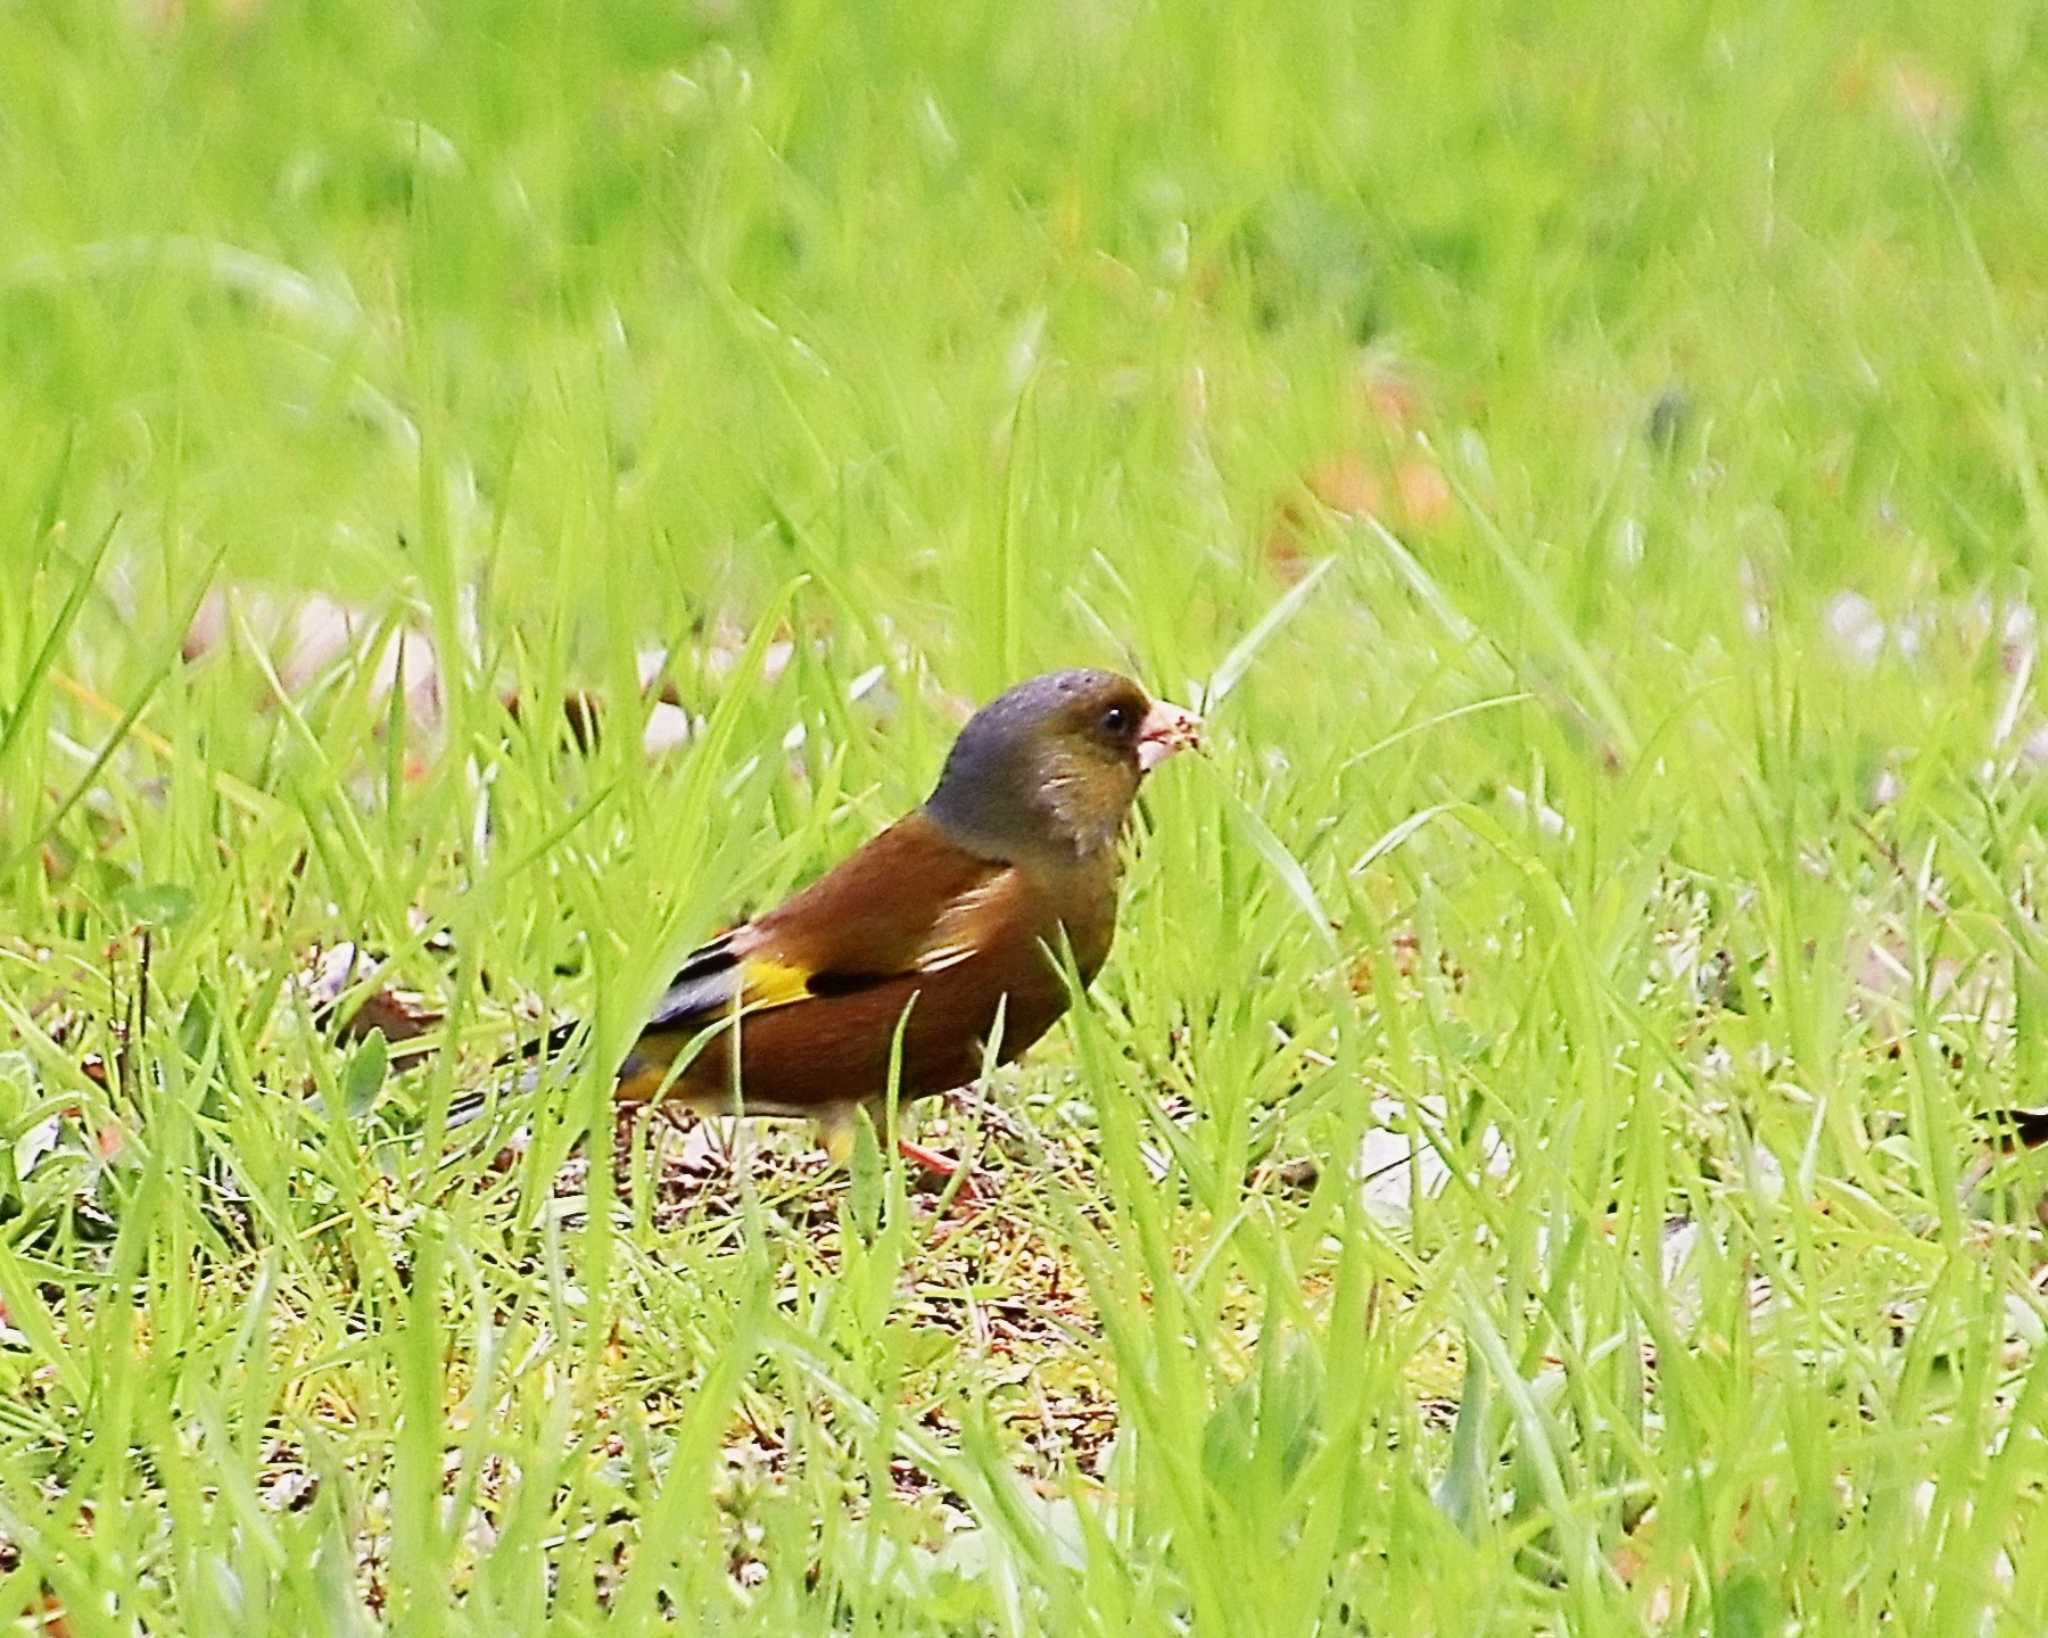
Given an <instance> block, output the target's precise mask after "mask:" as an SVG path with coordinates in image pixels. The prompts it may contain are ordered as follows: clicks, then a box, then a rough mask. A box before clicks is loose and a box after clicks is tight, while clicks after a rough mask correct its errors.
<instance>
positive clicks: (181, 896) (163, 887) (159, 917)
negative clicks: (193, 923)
mask: <svg viewBox="0 0 2048 1638" xmlns="http://www.w3.org/2000/svg"><path fill="white" fill-rule="evenodd" d="M198 903H199V901H198V899H197V898H195V897H194V896H193V893H192V889H191V888H189V887H181V886H179V885H178V883H176V882H138V883H137V884H136V885H135V886H133V887H125V888H123V889H122V890H121V891H120V892H119V893H117V894H115V895H114V904H115V907H116V908H117V909H119V910H120V912H121V914H122V915H124V916H126V917H127V918H128V919H129V920H130V921H131V922H134V923H135V924H136V925H137V926H141V927H166V928H168V927H176V926H177V925H178V924H179V923H180V922H182V921H184V920H185V918H186V917H188V916H190V915H191V914H192V912H193V910H194V909H196V908H197V907H198Z"/></svg>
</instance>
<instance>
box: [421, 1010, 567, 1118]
mask: <svg viewBox="0 0 2048 1638" xmlns="http://www.w3.org/2000/svg"><path fill="white" fill-rule="evenodd" d="M582 1027H583V1021H582V1020H581V1019H579V1018H571V1019H570V1020H569V1021H568V1022H567V1023H562V1024H557V1025H555V1026H554V1028H552V1029H550V1030H549V1031H548V1032H547V1033H546V1034H545V1035H536V1036H535V1037H534V1038H533V1039H532V1040H530V1041H522V1042H520V1044H519V1049H518V1051H516V1052H508V1053H506V1054H505V1055H504V1056H503V1057H502V1058H499V1059H497V1060H496V1061H495V1062H493V1063H492V1065H491V1067H492V1068H493V1069H508V1068H510V1067H511V1066H512V1065H514V1064H523V1063H531V1062H532V1061H533V1060H535V1059H536V1058H556V1057H560V1056H561V1055H562V1053H564V1052H566V1051H567V1050H568V1049H569V1047H570V1045H571V1043H573V1042H574V1041H575V1039H576V1033H577V1031H578V1030H580V1029H582ZM538 1082H539V1075H538V1074H537V1073H533V1072H529V1073H528V1074H525V1075H522V1076H520V1077H519V1080H518V1082H517V1084H516V1086H515V1088H514V1090H516V1091H526V1090H529V1089H530V1088H531V1087H533V1086H534V1085H537V1084H538ZM495 1091H496V1089H495V1088H493V1089H491V1090H489V1091H483V1092H465V1093H463V1095H462V1096H461V1097H459V1098H456V1099H455V1100H454V1101H453V1102H451V1103H450V1104H449V1105H448V1130H450V1131H451V1132H452V1131H453V1130H455V1128H456V1127H458V1126H467V1125H468V1124H469V1123H470V1122H471V1121H473V1120H475V1119H476V1118H477V1116H479V1115H481V1114H482V1113H483V1112H484V1110H485V1109H486V1108H488V1107H489V1106H490V1103H491V1099H492V1097H493V1095H494V1093H495Z"/></svg>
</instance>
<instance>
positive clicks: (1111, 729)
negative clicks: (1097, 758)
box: [1102, 705, 1131, 738]
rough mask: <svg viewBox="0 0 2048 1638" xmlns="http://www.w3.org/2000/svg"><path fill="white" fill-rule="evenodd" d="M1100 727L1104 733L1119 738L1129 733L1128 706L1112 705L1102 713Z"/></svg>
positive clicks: (1129, 714) (1129, 715) (1129, 709)
mask: <svg viewBox="0 0 2048 1638" xmlns="http://www.w3.org/2000/svg"><path fill="white" fill-rule="evenodd" d="M1102 727H1103V731H1104V732H1105V733H1110V734H1115V735H1116V736H1118V737H1119V738H1121V737H1122V736H1123V735H1125V734H1128V733H1129V732H1130V731H1131V708H1130V707H1129V706H1128V705H1112V706H1111V707H1110V708H1109V709H1108V710H1107V711H1105V712H1103V713H1102Z"/></svg>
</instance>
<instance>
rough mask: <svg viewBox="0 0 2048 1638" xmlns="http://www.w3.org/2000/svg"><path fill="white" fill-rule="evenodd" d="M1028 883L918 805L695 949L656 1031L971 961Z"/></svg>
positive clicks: (651, 1024) (655, 1022) (1011, 916)
mask: <svg viewBox="0 0 2048 1638" xmlns="http://www.w3.org/2000/svg"><path fill="white" fill-rule="evenodd" d="M1022 886H1023V884H1022V881H1021V878H1020V877H1019V875H1018V873H1017V871H1016V870H1015V869H1014V868H1013V867H1011V866H1009V865H1006V864H1004V863H1002V862H1001V861H998V860H990V859H984V858H981V857H979V856H977V855H975V854H973V853H970V852H968V851H967V850H966V849H964V848H962V847H961V846H959V844H957V843H956V842H954V841H953V840H952V839H951V838H950V837H948V836H947V835H946V834H945V833H944V832H943V831H942V830H940V829H939V827H938V826H937V825H935V824H934V823H933V822H932V821H931V820H929V819H927V818H926V817H925V816H924V815H923V814H921V813H915V814H912V815H911V816H910V817H909V818H907V819H903V820H900V821H898V822H897V823H896V824H894V825H892V826H890V828H889V829H887V830H885V831H883V832H882V834H881V835H879V836H877V837H876V838H875V839H874V840H873V841H872V842H869V843H868V844H867V846H865V847H863V848H862V849H861V850H860V851H859V852H857V853H855V854H853V855H852V856H851V857H850V858H848V859H846V860H845V861H844V862H842V863H841V864H840V865H839V866H838V867H837V868H836V869H834V870H832V871H831V872H830V873H829V874H827V875H825V876H823V877H822V878H820V879H819V880H818V881H817V882H815V883H813V884H812V885H811V886H810V887H807V888H805V889H804V890H803V891H802V892H801V893H798V894H797V895H796V896H795V897H794V898H791V899H790V900H788V901H787V902H786V903H784V904H781V905H779V906H777V907H776V908H775V909H774V910H771V911H769V912H768V913H767V914H766V915H763V916H761V917H759V918H757V919H756V920H754V921H750V922H748V923H746V924H745V925H744V926H740V927H735V928H734V929H732V931H731V932H728V933H724V934H721V935H720V936H719V937H717V938H715V939H713V940H712V941H711V942H710V943H708V944H706V945H703V946H702V947H701V948H699V949H697V950H694V951H692V952H691V954H690V956H689V958H688V959H687V960H686V961H685V962H684V963H683V965H682V968H681V970H680V971H678V972H677V974H676V976H675V977H674V979H672V980H671V981H670V983H669V986H668V988H667V990H665V991H664V992H663V993H662V996H661V999H660V1000H659V1001H657V1002H656V1003H655V1005H654V1009H653V1012H652V1014H651V1015H650V1016H649V1018H648V1021H647V1027H648V1028H649V1029H650V1030H657V1029H658V1030H674V1029H689V1028H700V1027H702V1026H704V1025H708V1024H711V1023H715V1022H716V1021H717V1020H718V1019H720V1018H722V1017H726V1016H728V1015H730V1014H731V1013H732V1012H733V1011H734V1009H735V1008H738V1009H739V1010H741V1011H744V1012H758V1011H761V1010H764V1009H766V1008H769V1007H782V1006H789V1005H791V1004H793V1003H795V1002H800V1001H807V1000H812V999H817V998H823V997H830V996H835V995H850V994H852V993H854V992H856V991H858V990H863V989H867V988H869V987H871V986H873V985H876V984H883V983H887V982H889V981H890V980H892V979H897V978H902V977H906V976H909V975H912V974H916V973H936V972H942V971H944V970H945V969H946V968H948V967H951V966H956V965H958V964H959V963H960V962H962V961H965V960H968V959H969V958H971V957H972V956H973V955H975V954H976V953H977V952H978V951H979V950H981V949H983V948H985V947H986V946H987V945H988V943H989V942H990V941H991V940H992V939H993V938H995V937H996V936H998V934H999V932H1000V931H1002V930H1004V929H1008V928H1011V927H1013V926H1014V922H1015V918H1016V917H1017V916H1018V915H1019V914H1020V913H1021V911H1022V899H1023V893H1022Z"/></svg>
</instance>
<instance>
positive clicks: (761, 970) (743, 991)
mask: <svg viewBox="0 0 2048 1638" xmlns="http://www.w3.org/2000/svg"><path fill="white" fill-rule="evenodd" d="M740 980H741V982H740V1007H741V1010H742V1011H745V1012H755V1011H758V1010H760V1009H761V1008H763V1007H784V1006H787V1005H789V1003H790V1002H792V1001H803V1000H807V999H809V997H810V993H811V989H810V984H811V975H810V974H809V973H808V972H806V971H805V970H804V969H803V968H801V967H797V966H793V965H791V964H790V963H789V962H786V961H776V960H774V959H773V958H771V957H768V956H744V957H742V958H741V960H740Z"/></svg>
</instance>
